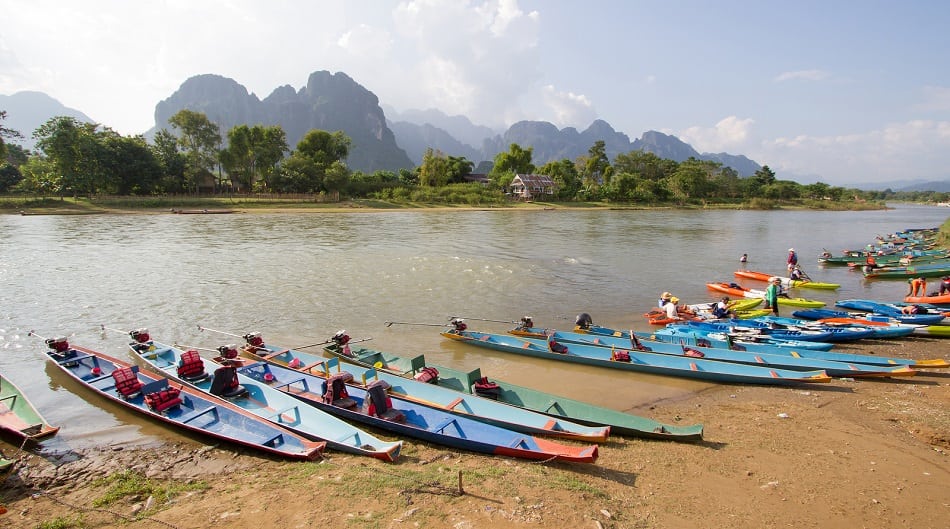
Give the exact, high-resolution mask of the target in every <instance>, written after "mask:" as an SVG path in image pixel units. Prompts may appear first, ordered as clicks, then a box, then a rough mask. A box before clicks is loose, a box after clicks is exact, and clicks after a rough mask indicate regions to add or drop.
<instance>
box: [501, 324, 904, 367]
mask: <svg viewBox="0 0 950 529" xmlns="http://www.w3.org/2000/svg"><path fill="white" fill-rule="evenodd" d="M509 332H510V333H511V334H513V335H515V336H521V337H530V338H554V340H555V341H556V342H558V343H565V344H568V345H570V344H581V345H595V346H600V347H608V348H614V349H634V350H638V351H649V352H654V353H661V354H669V355H674V356H682V357H691V358H706V359H708V360H719V361H723V362H735V363H739V364H749V365H756V366H761V367H770V368H780V369H791V370H795V371H812V370H819V369H823V370H824V371H825V372H826V373H828V375H829V376H832V377H850V378H854V377H890V376H895V377H897V376H913V375H914V374H915V372H914V370H913V369H910V368H908V367H907V365H904V364H887V363H884V362H882V361H881V359H880V357H873V356H868V355H852V354H841V353H833V352H827V351H811V350H807V349H803V350H800V351H793V350H791V349H784V350H780V351H779V352H777V353H751V352H748V351H744V350H736V349H727V348H720V347H708V346H705V345H698V344H694V345H687V344H685V343H682V344H674V343H669V342H661V341H656V340H640V339H639V338H637V340H636V341H631V340H630V338H621V337H617V336H603V335H596V334H582V333H575V332H567V331H550V330H545V329H530V328H528V329H525V328H517V329H512V330H511V331H509ZM545 333H547V334H545ZM912 362H913V360H908V361H907V364H910V363H912Z"/></svg>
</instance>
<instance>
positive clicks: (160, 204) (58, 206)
mask: <svg viewBox="0 0 950 529" xmlns="http://www.w3.org/2000/svg"><path fill="white" fill-rule="evenodd" d="M669 208H675V209H746V210H748V209H816V210H841V211H857V210H879V209H887V208H886V206H885V205H884V204H883V203H877V202H829V201H803V202H776V201H758V202H756V205H752V204H749V203H697V204H693V203H676V204H672V203H669V204H668V203H661V204H625V203H615V202H505V203H504V204H477V203H476V204H467V203H466V204H449V203H420V202H388V201H382V200H373V199H354V200H345V201H340V202H322V201H307V200H299V199H292V200H282V199H256V198H188V197H178V198H170V197H114V198H108V199H88V198H11V197H5V198H0V214H3V213H6V214H15V215H94V214H168V213H175V212H182V211H184V212H189V213H200V212H202V211H207V212H215V213H218V212H222V211H228V212H233V213H277V212H283V213H341V212H347V213H351V212H371V211H393V210H407V211H459V210H461V211H465V210H471V211H493V210H497V211H506V210H526V211H530V210H542V211H543V210H556V209H593V210H648V209H669Z"/></svg>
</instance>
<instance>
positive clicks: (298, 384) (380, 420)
mask: <svg viewBox="0 0 950 529" xmlns="http://www.w3.org/2000/svg"><path fill="white" fill-rule="evenodd" d="M325 367H326V368H327V369H328V371H329V372H330V373H332V374H330V375H329V376H327V375H325V374H316V373H319V372H320V371H319V370H314V371H315V373H310V372H302V371H298V370H295V369H291V368H289V367H282V366H280V365H277V364H274V363H271V362H255V363H253V364H249V365H246V366H244V367H241V368H239V369H238V372H239V373H241V374H243V375H246V376H248V377H250V378H253V379H254V380H257V381H259V382H261V383H264V384H267V385H269V386H270V387H272V388H274V389H276V390H278V391H281V392H284V393H286V394H287V395H291V396H293V397H294V398H296V399H299V400H301V401H303V402H305V403H307V404H310V405H312V406H314V407H317V408H320V409H321V410H324V411H326V412H327V413H333V414H334V415H338V416H340V417H341V418H344V419H347V420H350V421H357V422H361V423H363V424H367V425H369V426H373V427H377V428H380V429H383V430H386V431H390V432H393V433H395V434H397V435H400V436H404V437H412V438H415V439H420V440H423V441H427V442H431V443H435V444H439V445H443V446H448V447H452V448H458V449H461V450H468V451H470V452H478V453H482V454H490V455H504V456H509V457H517V458H521V459H531V460H541V461H549V460H554V461H564V462H572V463H593V462H594V461H596V459H597V455H598V447H597V445H587V446H577V445H570V446H568V445H564V444H560V443H557V442H552V441H550V440H548V439H542V438H538V437H533V436H529V435H525V434H523V433H520V432H515V431H513V430H509V429H507V428H502V427H500V426H495V425H492V424H488V423H485V422H481V421H477V420H474V419H472V418H469V417H465V416H459V415H456V414H453V413H449V412H447V411H445V410H442V409H439V408H438V407H432V406H426V405H423V404H420V403H418V402H414V401H411V400H408V399H404V398H402V397H400V396H399V395H398V394H392V393H387V386H388V384H386V382H384V381H375V382H371V383H370V384H368V385H366V386H361V385H356V384H352V383H348V381H349V382H352V381H353V380H354V374H353V373H351V372H350V371H349V370H350V367H349V366H342V367H341V365H340V362H339V360H337V359H335V358H334V359H329V360H328V361H327V363H326V365H325ZM343 369H347V370H348V371H343ZM328 384H329V387H328ZM334 385H336V387H337V390H336V391H334ZM328 390H329V391H328ZM328 394H329V395H331V397H329V398H326V397H325V396H326V395H328ZM371 404H372V406H371ZM379 410H382V411H381V412H380V411H379Z"/></svg>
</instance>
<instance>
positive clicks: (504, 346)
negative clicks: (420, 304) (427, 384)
mask: <svg viewBox="0 0 950 529" xmlns="http://www.w3.org/2000/svg"><path fill="white" fill-rule="evenodd" d="M442 336H444V337H446V338H448V339H450V340H456V341H460V342H464V343H467V344H471V345H476V346H479V347H485V348H489V349H493V350H496V351H503V352H507V353H515V354H520V355H526V356H533V357H536V358H546V359H549V360H559V361H563V362H575V363H580V364H587V365H593V366H600V367H607V368H613V369H624V370H629V371H638V372H641V373H651V374H654V375H666V376H675V377H686V378H695V379H699V380H705V381H708V382H727V383H743V384H772V385H791V384H803V383H813V382H828V381H830V380H831V377H829V376H828V374H827V373H825V372H824V371H821V370H816V371H792V370H788V369H770V368H766V367H759V366H753V365H746V364H736V363H732V362H719V361H716V360H706V359H704V358H691V357H677V356H672V355H665V354H659V353H652V352H646V351H637V350H635V349H632V348H630V349H626V350H621V349H616V348H615V349H608V348H605V347H598V346H595V345H581V344H570V345H565V344H558V343H556V342H554V343H552V342H551V341H549V340H539V339H534V338H521V337H517V336H511V335H504V334H489V333H482V332H475V331H468V330H466V331H445V332H442ZM556 351H563V352H556Z"/></svg>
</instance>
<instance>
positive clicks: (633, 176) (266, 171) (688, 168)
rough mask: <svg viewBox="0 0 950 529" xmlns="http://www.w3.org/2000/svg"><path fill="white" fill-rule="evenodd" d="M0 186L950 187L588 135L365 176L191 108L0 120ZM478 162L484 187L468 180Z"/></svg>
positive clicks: (933, 197)
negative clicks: (726, 158) (145, 115)
mask: <svg viewBox="0 0 950 529" xmlns="http://www.w3.org/2000/svg"><path fill="white" fill-rule="evenodd" d="M5 117H6V112H5V111H0V160H2V161H3V164H2V165H0V193H14V194H26V195H34V196H94V195H138V196H149V195H162V194H199V193H216V194H226V193H246V192H269V193H338V194H339V195H340V196H343V197H348V198H377V199H382V200H397V201H398V200H407V201H423V202H425V201H435V202H463V203H465V202H468V203H483V202H501V201H504V200H507V199H509V197H508V195H506V191H508V187H509V186H510V184H511V182H512V179H513V178H514V176H515V175H516V174H543V175H547V176H549V177H551V178H552V180H553V181H554V182H555V184H556V188H555V194H554V195H553V196H552V197H550V198H551V199H552V200H556V201H565V202H569V201H613V202H620V203H644V204H658V203H680V204H684V203H707V202H713V203H733V202H736V203H739V202H748V201H756V200H758V201H765V202H768V201H794V200H822V201H842V200H901V199H904V200H916V201H932V202H947V201H950V193H935V192H922V193H903V192H893V191H891V190H886V191H883V192H873V191H872V192H867V191H860V190H857V189H846V188H843V187H835V186H830V185H827V184H824V183H821V182H817V183H814V184H807V185H804V184H799V183H797V182H794V181H790V180H780V179H778V178H776V175H775V173H774V172H773V171H772V170H771V169H770V168H769V167H768V166H763V167H762V168H761V169H759V170H758V171H756V173H755V174H754V175H752V176H749V177H742V176H740V175H739V174H738V173H737V172H736V171H735V170H734V169H732V168H731V167H724V166H723V165H722V164H721V163H719V162H713V161H707V160H698V159H696V158H689V159H688V160H685V161H682V162H676V161H673V160H668V159H664V158H660V157H658V156H657V155H655V154H653V153H650V152H645V151H630V152H627V153H621V154H619V155H617V156H616V157H614V159H613V160H610V159H609V157H608V156H607V154H606V151H605V143H604V142H603V141H597V142H595V143H594V145H592V146H591V148H590V149H589V150H588V152H587V153H586V154H585V155H583V156H580V157H578V158H577V159H575V160H570V159H562V160H559V161H552V162H549V163H546V164H544V165H541V166H540V167H538V166H535V165H534V163H533V160H532V155H533V152H532V151H533V150H532V148H531V147H527V148H524V147H522V146H520V145H518V144H515V143H513V144H511V145H510V146H509V149H508V150H507V151H504V152H501V153H499V154H497V155H496V156H495V158H494V160H493V161H491V162H488V163H482V164H479V166H478V167H476V165H475V163H474V162H473V161H471V160H467V159H466V158H464V157H457V156H451V155H447V154H445V153H442V152H440V151H437V150H434V149H428V150H427V151H426V152H425V154H424V156H423V159H422V163H421V164H420V165H419V166H418V167H415V168H412V169H409V168H406V169H400V170H398V171H376V172H373V173H363V172H361V171H351V170H350V169H349V168H348V167H347V165H346V158H347V156H348V155H349V152H350V147H351V140H350V138H349V137H347V136H346V135H345V134H344V133H343V132H341V131H336V132H329V131H323V130H316V129H315V130H311V131H309V132H307V133H306V134H305V135H304V137H303V138H302V139H301V140H300V141H299V142H298V143H297V145H296V146H295V147H294V148H293V149H291V148H290V147H289V146H288V144H287V135H286V133H285V132H284V130H283V129H282V128H281V127H280V126H277V125H274V126H263V125H253V126H248V125H238V126H235V127H233V128H231V130H229V131H227V134H226V139H227V141H226V142H225V141H224V138H222V135H221V132H220V130H219V128H218V126H217V125H216V124H215V123H213V122H211V121H210V120H209V119H208V118H207V116H206V115H205V114H203V113H200V112H195V111H191V110H182V111H179V112H178V113H177V114H175V115H174V116H172V117H171V119H169V125H170V126H171V130H168V129H162V130H160V131H159V132H158V133H157V134H156V135H155V138H154V141H153V142H152V143H149V142H147V141H146V140H145V138H144V137H143V136H141V135H137V136H122V135H120V134H118V133H116V132H115V131H113V130H112V129H110V128H108V127H103V126H100V125H98V124H92V123H83V122H79V121H77V120H76V119H74V118H71V117H65V116H59V117H54V118H51V119H50V120H48V121H47V122H46V123H44V124H43V125H42V126H40V127H39V128H37V129H36V130H35V131H33V138H34V139H35V140H36V150H35V152H29V151H27V150H25V149H23V148H22V147H20V146H19V145H17V144H15V143H13V142H12V141H11V140H16V139H19V138H22V135H21V133H20V132H19V131H14V130H11V129H8V128H5V127H3V126H2V120H3V119H4V118H5ZM476 169H478V170H479V171H481V172H482V173H480V174H486V175H487V179H488V180H487V185H484V184H480V183H473V182H472V180H473V179H472V178H471V176H472V175H473V173H474V171H475V170H476Z"/></svg>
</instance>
